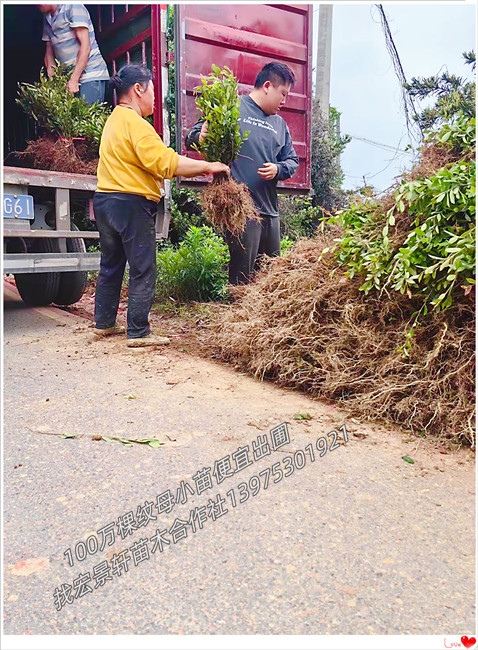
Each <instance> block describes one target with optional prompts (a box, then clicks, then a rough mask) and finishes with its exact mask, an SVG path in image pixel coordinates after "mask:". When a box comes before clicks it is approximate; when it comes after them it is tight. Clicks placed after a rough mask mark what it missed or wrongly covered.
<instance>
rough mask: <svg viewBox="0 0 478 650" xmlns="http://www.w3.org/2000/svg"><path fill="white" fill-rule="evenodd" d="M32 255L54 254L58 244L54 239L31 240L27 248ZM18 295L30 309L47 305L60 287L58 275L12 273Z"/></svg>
mask: <svg viewBox="0 0 478 650" xmlns="http://www.w3.org/2000/svg"><path fill="white" fill-rule="evenodd" d="M28 250H29V251H30V252H32V253H56V252H58V244H57V242H56V241H55V240H54V239H33V240H31V243H30V244H29V246H28ZM14 277H15V284H16V285H17V289H18V293H19V294H20V296H21V298H22V300H23V302H24V303H26V304H27V305H29V306H30V307H42V306H45V305H49V304H51V303H52V302H53V300H54V299H55V296H56V294H57V293H58V289H59V287H60V274H59V273H14Z"/></svg>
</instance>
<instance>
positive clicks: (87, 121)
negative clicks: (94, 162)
mask: <svg viewBox="0 0 478 650" xmlns="http://www.w3.org/2000/svg"><path fill="white" fill-rule="evenodd" d="M70 77H71V70H69V69H68V68H67V67H66V66H65V65H64V64H61V63H57V66H56V68H55V74H54V75H53V76H52V77H50V78H48V77H47V76H46V74H45V71H44V70H42V71H41V73H40V81H38V82H36V83H33V84H30V83H20V84H19V90H18V95H19V96H18V99H17V100H16V102H17V103H18V104H19V105H20V106H21V107H22V108H23V110H24V111H25V113H27V115H30V116H31V117H32V118H33V119H34V120H35V121H36V122H37V123H38V124H39V125H40V126H41V127H43V128H45V130H46V131H48V132H50V133H52V134H54V135H56V136H57V137H59V138H65V139H67V140H72V139H73V138H84V139H85V142H86V143H87V144H89V145H90V146H91V147H92V149H94V150H95V152H96V153H97V152H98V149H99V144H100V139H101V134H102V132H103V127H104V125H105V122H106V120H107V119H108V116H109V114H110V113H111V109H110V108H109V106H108V105H107V104H105V103H103V104H87V103H86V102H85V101H84V100H83V99H81V98H80V97H76V96H73V95H72V94H71V93H70V92H68V90H67V89H66V86H67V83H68V80H69V79H70Z"/></svg>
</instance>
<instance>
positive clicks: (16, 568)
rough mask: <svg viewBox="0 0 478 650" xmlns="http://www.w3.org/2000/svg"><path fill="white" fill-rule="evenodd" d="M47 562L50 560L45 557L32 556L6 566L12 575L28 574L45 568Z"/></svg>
mask: <svg viewBox="0 0 478 650" xmlns="http://www.w3.org/2000/svg"><path fill="white" fill-rule="evenodd" d="M49 564H50V560H49V559H48V558H47V557H32V558H29V559H28V560H22V561H21V562H17V563H16V564H11V565H10V566H9V567H8V568H9V569H10V571H11V573H13V575H14V576H29V575H30V574H32V573H35V572H36V571H41V570H42V569H46V568H47V567H48V565H49Z"/></svg>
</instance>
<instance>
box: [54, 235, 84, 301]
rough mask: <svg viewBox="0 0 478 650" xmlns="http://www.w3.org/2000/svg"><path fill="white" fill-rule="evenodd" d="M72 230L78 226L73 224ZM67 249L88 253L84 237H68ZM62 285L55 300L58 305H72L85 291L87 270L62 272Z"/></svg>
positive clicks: (72, 251) (70, 251)
mask: <svg viewBox="0 0 478 650" xmlns="http://www.w3.org/2000/svg"><path fill="white" fill-rule="evenodd" d="M71 229H72V230H78V228H77V227H76V226H75V225H73V224H72V228H71ZM66 250H67V251H68V252H69V253H86V246H85V241H84V239H67V240H66ZM59 275H60V286H59V288H58V293H57V294H56V296H55V298H54V299H53V302H54V303H55V304H57V305H72V304H73V303H74V302H77V301H78V300H79V299H80V298H81V296H82V295H83V292H84V291H85V287H86V283H87V281H88V272H87V271H64V272H63V273H60V274H59Z"/></svg>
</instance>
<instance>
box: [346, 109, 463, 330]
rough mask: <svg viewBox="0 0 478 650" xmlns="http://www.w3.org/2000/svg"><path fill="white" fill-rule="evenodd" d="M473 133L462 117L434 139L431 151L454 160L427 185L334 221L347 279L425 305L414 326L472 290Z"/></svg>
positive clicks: (404, 189)
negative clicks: (436, 149) (337, 224)
mask: <svg viewBox="0 0 478 650" xmlns="http://www.w3.org/2000/svg"><path fill="white" fill-rule="evenodd" d="M475 125H476V120H475V119H474V118H472V119H470V118H468V117H467V116H465V115H461V116H458V117H457V118H456V120H455V121H454V122H452V123H448V124H445V125H443V126H442V128H441V129H440V131H439V132H437V133H434V134H430V135H429V137H428V140H427V144H429V145H433V146H435V147H437V146H438V147H442V148H443V149H444V150H448V151H449V152H450V155H452V156H453V157H454V158H455V160H454V161H453V160H452V162H450V163H448V164H446V165H445V166H443V167H442V168H440V169H438V170H437V171H436V172H435V173H434V174H432V175H430V176H428V177H425V178H418V179H416V180H412V181H410V180H407V179H404V180H402V182H401V184H400V185H399V187H398V189H397V190H396V191H395V193H394V195H393V197H392V198H393V200H392V205H391V207H388V209H387V211H386V212H385V211H384V210H383V204H381V203H380V202H379V201H377V200H376V199H375V200H368V201H364V202H360V203H355V204H354V205H352V206H351V208H350V209H348V210H344V211H343V212H342V213H340V214H339V216H338V217H337V218H336V220H338V221H339V222H340V224H341V225H342V227H343V229H344V233H343V235H342V237H341V239H340V240H338V241H339V260H340V262H342V264H344V265H345V266H346V268H347V274H348V275H350V276H351V277H353V276H354V275H361V276H362V277H363V278H364V282H363V284H362V286H361V289H362V290H363V291H364V292H365V293H368V292H369V291H371V290H372V289H375V290H386V289H388V290H394V291H397V292H400V293H401V294H406V295H408V296H409V297H410V298H412V297H417V298H419V299H421V302H422V307H421V309H420V310H419V312H417V318H418V315H419V314H420V313H423V314H424V315H426V313H427V311H428V309H429V308H430V307H432V308H434V309H435V310H436V311H440V310H441V309H446V308H447V307H449V306H450V305H451V304H452V303H453V301H454V299H455V298H456V297H457V295H459V293H460V292H461V295H463V292H465V293H469V292H470V290H471V286H472V285H474V284H475V243H474V242H475V230H476V227H475V196H476V188H475V178H476V164H475V162H474V160H473V155H474V151H475ZM458 156H461V158H459V159H458V160H456V157H458ZM415 322H417V321H415ZM412 330H413V328H412Z"/></svg>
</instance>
